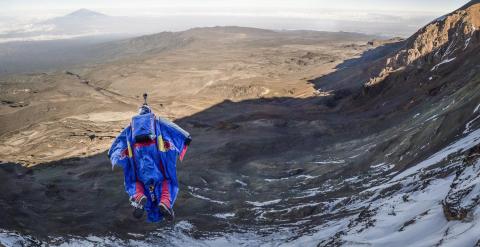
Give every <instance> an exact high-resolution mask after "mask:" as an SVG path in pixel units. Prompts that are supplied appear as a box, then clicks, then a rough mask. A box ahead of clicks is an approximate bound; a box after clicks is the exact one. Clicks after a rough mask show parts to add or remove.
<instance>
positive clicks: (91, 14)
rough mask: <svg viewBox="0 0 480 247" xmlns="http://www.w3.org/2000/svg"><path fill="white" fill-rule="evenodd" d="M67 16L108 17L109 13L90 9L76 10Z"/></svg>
mask: <svg viewBox="0 0 480 247" xmlns="http://www.w3.org/2000/svg"><path fill="white" fill-rule="evenodd" d="M65 17H75V18H79V17H81V18H85V17H88V18H89V17H107V15H105V14H102V13H100V12H96V11H93V10H89V9H79V10H76V11H74V12H72V13H70V14H68V15H66V16H65Z"/></svg>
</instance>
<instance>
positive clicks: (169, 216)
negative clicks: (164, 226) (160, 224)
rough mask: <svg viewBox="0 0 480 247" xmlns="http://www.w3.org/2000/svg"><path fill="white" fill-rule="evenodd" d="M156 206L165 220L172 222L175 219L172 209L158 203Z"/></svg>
mask: <svg viewBox="0 0 480 247" xmlns="http://www.w3.org/2000/svg"><path fill="white" fill-rule="evenodd" d="M158 207H159V208H160V213H161V214H162V215H163V217H164V218H165V220H167V221H168V222H173V221H174V220H175V215H174V213H173V212H172V211H170V210H168V208H166V206H164V205H158Z"/></svg>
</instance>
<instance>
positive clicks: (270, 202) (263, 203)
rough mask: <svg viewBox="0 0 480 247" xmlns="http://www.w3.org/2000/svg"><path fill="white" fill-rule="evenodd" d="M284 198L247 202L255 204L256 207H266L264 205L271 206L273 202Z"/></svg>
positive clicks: (275, 202)
mask: <svg viewBox="0 0 480 247" xmlns="http://www.w3.org/2000/svg"><path fill="white" fill-rule="evenodd" d="M281 200H282V199H276V200H271V201H266V202H251V201H245V202H246V203H248V204H250V205H253V206H255V207H264V206H269V205H273V204H277V203H279V202H280V201H281Z"/></svg>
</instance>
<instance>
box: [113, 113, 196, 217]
mask: <svg viewBox="0 0 480 247" xmlns="http://www.w3.org/2000/svg"><path fill="white" fill-rule="evenodd" d="M139 126H140V127H139ZM142 129H150V130H151V133H150V135H149V136H150V137H151V139H149V140H151V141H150V142H147V143H146V144H145V143H144V142H142V143H140V142H138V141H136V138H134V136H135V135H136V134H137V133H136V132H139V131H142ZM190 141H191V137H190V134H189V133H188V132H186V131H185V130H183V129H182V128H180V127H179V126H178V125H176V124H174V123H172V122H170V121H168V120H166V119H164V118H161V117H155V115H154V114H153V113H151V112H149V113H146V114H142V115H137V116H135V117H133V118H132V122H131V123H130V125H128V126H127V127H126V128H125V129H124V130H123V131H122V133H120V135H119V136H118V137H117V138H116V139H115V141H114V142H113V144H112V146H111V148H110V150H109V152H108V156H109V158H110V160H111V162H112V167H113V166H120V167H122V168H123V173H124V176H125V191H126V192H127V194H128V195H129V196H130V197H131V198H133V197H134V196H135V194H136V193H137V192H138V190H139V189H141V190H143V191H144V193H145V196H146V197H147V198H148V199H147V202H146V204H145V207H144V208H145V211H146V212H147V221H150V222H157V221H160V220H162V218H163V216H162V215H161V213H160V211H159V207H158V201H157V202H153V201H152V198H153V197H152V195H151V194H150V191H149V189H148V188H149V186H154V188H155V189H154V192H153V193H154V198H161V197H162V194H161V193H162V191H165V190H166V189H167V190H168V191H169V196H170V198H169V199H170V207H173V205H174V203H175V200H176V198H177V194H178V190H179V189H178V180H177V170H176V163H177V159H178V158H179V159H180V160H182V159H183V156H184V155H185V152H186V150H187V146H188V144H189V143H190ZM165 180H166V182H165ZM139 182H141V183H139ZM139 185H140V186H143V188H138V186H139ZM163 186H168V188H162V187H163Z"/></svg>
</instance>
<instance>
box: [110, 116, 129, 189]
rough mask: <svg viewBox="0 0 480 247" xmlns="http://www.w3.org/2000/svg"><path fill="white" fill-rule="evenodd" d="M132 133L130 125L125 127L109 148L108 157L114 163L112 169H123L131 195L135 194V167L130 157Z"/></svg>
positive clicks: (126, 187)
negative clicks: (129, 142) (129, 137)
mask: <svg viewBox="0 0 480 247" xmlns="http://www.w3.org/2000/svg"><path fill="white" fill-rule="evenodd" d="M129 133H130V126H128V127H127V128H125V129H124V130H123V131H122V133H120V135H118V136H117V138H116V139H115V140H114V141H113V143H112V146H111V147H110V150H108V157H109V158H110V161H111V163H112V169H113V167H114V166H120V167H122V169H123V175H124V177H125V180H124V182H125V191H126V192H127V193H128V195H129V196H133V195H134V194H135V182H136V176H135V168H134V166H133V163H132V160H131V159H130V157H129V147H128V136H129Z"/></svg>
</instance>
